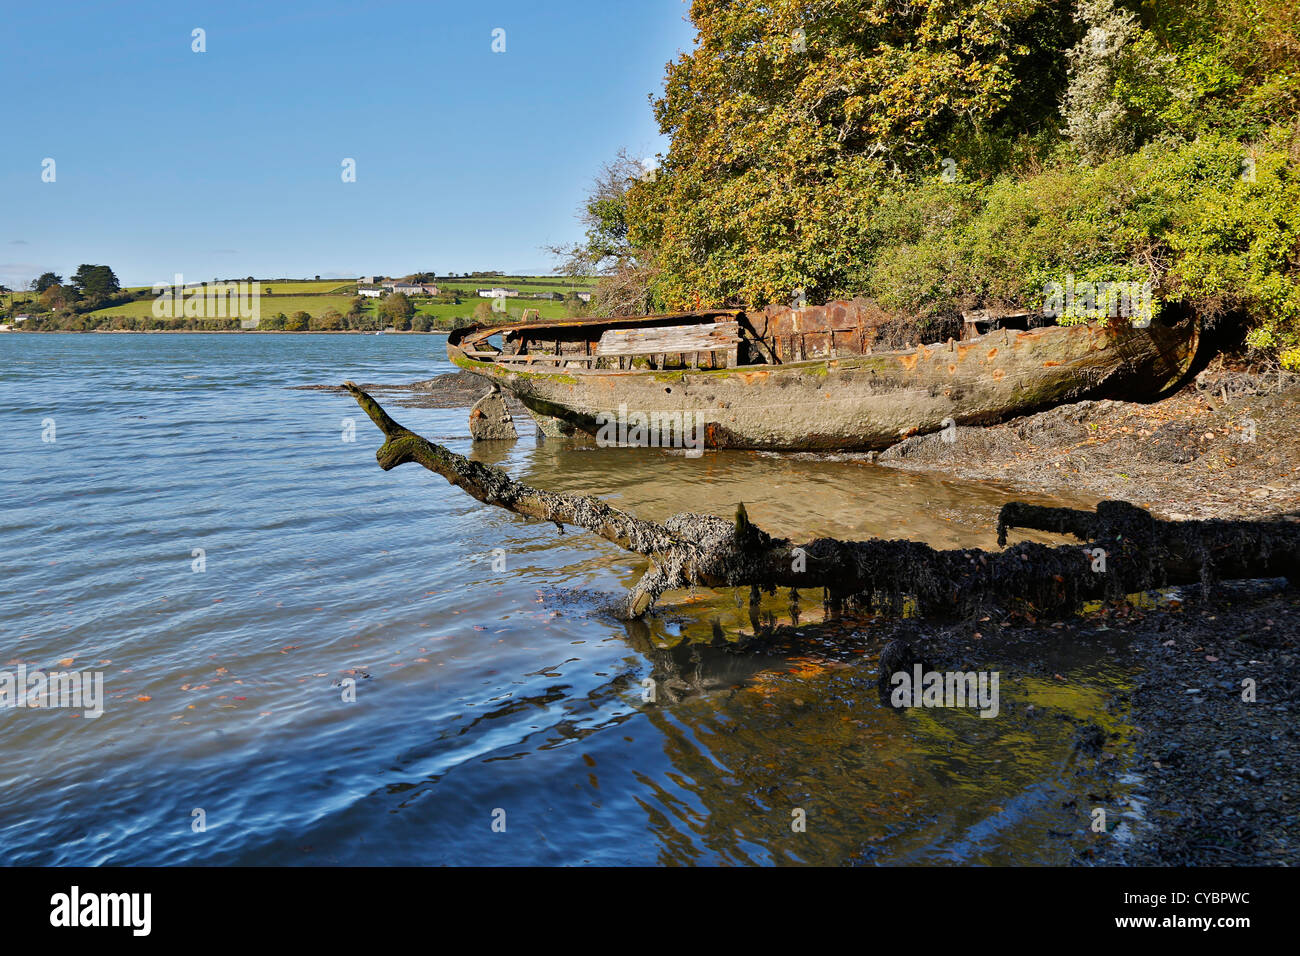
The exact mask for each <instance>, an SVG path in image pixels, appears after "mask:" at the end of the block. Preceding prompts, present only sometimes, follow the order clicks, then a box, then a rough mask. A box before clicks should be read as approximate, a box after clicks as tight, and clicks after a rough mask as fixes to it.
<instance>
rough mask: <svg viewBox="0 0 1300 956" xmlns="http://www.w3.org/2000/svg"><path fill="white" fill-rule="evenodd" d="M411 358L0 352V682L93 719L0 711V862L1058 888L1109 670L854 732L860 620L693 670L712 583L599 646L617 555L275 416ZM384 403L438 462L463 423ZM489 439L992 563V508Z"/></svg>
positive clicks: (50, 347) (711, 460)
mask: <svg viewBox="0 0 1300 956" xmlns="http://www.w3.org/2000/svg"><path fill="white" fill-rule="evenodd" d="M444 342H445V340H444V339H443V338H442V337H440V336H384V337H376V336H340V335H334V336H311V335H296V336H286V335H282V336H275V335H113V336H110V335H80V336H77V335H14V334H9V335H0V489H2V490H0V494H2V495H3V501H4V507H3V512H2V513H0V575H2V576H3V582H4V583H3V588H4V601H3V605H2V606H0V668H3V669H6V670H9V671H16V669H17V668H18V667H19V666H20V665H25V666H26V667H27V668H28V669H29V670H35V669H37V668H43V669H45V670H47V671H49V670H85V671H102V672H103V674H104V681H105V685H104V692H105V698H106V703H105V709H104V714H103V716H101V717H99V718H98V719H87V718H85V717H83V716H82V715H81V714H80V712H79V711H70V710H65V709H44V710H42V709H32V708H24V709H8V710H0V748H3V754H4V760H3V763H0V846H3V847H4V854H3V860H4V862H6V863H10V864H14V863H19V864H22V863H28V864H32V863H42V864H101V863H114V864H123V863H156V864H178V863H220V864H225V863H252V864H285V863H304V864H313V863H314V864H322V863H404V864H434V863H452V864H468V863H483V864H529V863H540V864H581V863H606V864H654V863H663V862H672V863H708V864H719V863H797V862H812V863H836V864H839V863H853V862H885V863H890V862H926V863H930V862H933V863H942V862H979V863H999V862H1024V863H1031V862H1061V861H1063V860H1066V859H1068V855H1069V847H1070V840H1069V839H1067V838H1066V837H1063V836H1061V834H1062V833H1077V832H1079V831H1082V830H1083V829H1084V827H1085V826H1086V823H1087V820H1086V817H1084V816H1083V815H1082V814H1083V812H1084V811H1081V810H1079V809H1069V808H1065V807H1063V806H1062V803H1063V802H1066V801H1068V800H1070V799H1071V798H1072V797H1074V796H1076V795H1083V794H1086V793H1087V792H1088V789H1089V787H1090V786H1092V781H1091V780H1090V779H1089V778H1088V777H1087V776H1086V774H1083V775H1081V773H1082V771H1081V768H1080V767H1079V766H1078V765H1077V763H1076V761H1075V758H1073V757H1072V756H1071V749H1070V740H1071V737H1072V735H1073V732H1074V723H1072V722H1071V721H1072V720H1094V721H1097V722H1098V723H1101V724H1102V725H1103V726H1105V727H1107V728H1111V727H1114V729H1117V730H1119V731H1120V732H1121V733H1123V732H1124V727H1123V725H1122V724H1118V723H1115V718H1114V717H1113V716H1111V715H1109V714H1108V713H1107V712H1106V711H1105V710H1104V709H1103V702H1104V694H1105V691H1106V690H1107V689H1108V688H1112V687H1114V686H1118V685H1121V684H1122V683H1123V682H1124V681H1125V680H1126V679H1127V676H1126V672H1125V671H1124V669H1123V668H1122V667H1121V666H1120V665H1118V664H1116V663H1114V661H1115V660H1116V658H1114V657H1110V656H1107V655H1105V654H1099V653H1097V651H1096V649H1092V650H1091V651H1086V652H1080V653H1079V654H1078V656H1077V659H1076V660H1070V659H1066V658H1062V659H1061V660H1060V661H1059V662H1058V666H1057V668H1056V669H1057V671H1058V672H1059V673H1061V674H1062V675H1063V676H1064V677H1066V678H1067V680H1065V681H1058V680H1055V679H1053V678H1052V676H1051V674H1047V675H1045V676H1043V675H1038V676H1029V675H1026V674H1023V673H1017V672H1016V671H1015V669H1014V668H1011V669H1007V670H1004V672H1003V674H1002V686H1001V691H1002V708H1003V714H1002V716H1000V717H999V718H998V719H993V720H983V719H980V718H979V717H977V716H976V715H975V714H974V713H973V712H969V711H954V710H925V711H911V712H902V713H899V712H895V711H893V710H892V709H889V708H886V707H883V706H882V705H881V703H880V702H879V701H878V699H877V697H876V695H875V670H874V667H875V657H876V655H877V654H878V652H879V649H880V641H879V640H878V638H877V637H875V636H874V635H873V634H872V633H871V631H870V628H856V629H853V630H851V631H850V630H848V629H840V630H838V631H837V630H836V629H832V628H822V629H820V630H818V629H809V630H808V631H807V633H808V635H809V636H808V643H807V645H806V646H802V647H801V648H800V649H798V650H793V651H792V650H790V649H788V648H787V649H782V648H780V647H776V646H774V647H773V648H772V650H771V653H768V654H753V653H750V654H743V655H742V654H734V653H729V652H727V650H726V649H725V647H713V646H709V641H710V638H711V634H712V632H713V631H714V630H715V624H716V627H717V628H718V629H720V630H721V631H722V633H723V635H724V636H726V637H728V638H732V637H734V636H735V635H736V634H737V633H738V632H745V633H752V631H753V624H752V623H751V621H750V618H749V613H748V606H747V604H745V606H743V607H742V606H741V603H742V602H740V601H739V600H738V598H739V596H738V595H735V594H731V593H725V594H718V593H712V592H710V593H703V592H701V593H696V594H687V593H680V594H672V595H669V597H668V600H667V601H666V602H665V605H664V608H663V613H662V614H661V615H659V616H656V617H654V618H652V619H650V620H648V621H647V622H646V623H645V624H640V625H623V624H620V623H618V622H617V621H615V620H613V619H612V618H611V617H609V616H608V615H607V614H606V613H604V611H603V610H602V608H601V605H602V603H603V601H604V600H605V599H606V598H608V597H609V596H611V595H616V594H619V593H621V592H622V591H623V590H624V589H625V588H627V587H628V586H629V585H631V584H632V583H633V582H634V581H635V579H636V576H637V574H638V571H639V569H640V567H641V561H640V560H639V559H637V558H636V557H635V556H631V555H627V554H625V553H623V552H621V551H619V550H618V549H617V548H615V547H614V546H613V545H610V544H608V543H606V542H604V541H601V540H600V539H597V538H595V537H594V536H591V535H588V534H585V533H583V532H581V531H576V530H573V529H570V530H569V531H568V533H566V534H565V535H563V536H560V535H558V534H557V533H556V531H555V528H554V527H553V526H552V525H541V524H536V523H530V522H526V521H524V520H522V519H520V518H517V517H515V516H513V515H509V514H507V513H505V512H503V511H501V510H500V509H494V508H488V507H486V506H483V505H480V504H479V503H478V502H475V501H473V500H472V499H470V498H468V497H467V496H465V495H464V494H462V493H460V492H457V491H455V490H454V489H451V488H450V487H449V486H448V485H447V484H446V483H445V482H443V481H442V480H441V479H437V478H435V477H434V476H432V475H430V474H428V473H427V472H425V471H424V470H423V469H420V468H418V467H416V466H404V467H402V468H399V469H397V470H395V471H392V472H388V473H384V472H381V471H380V470H379V469H378V467H377V466H376V464H375V461H374V451H375V448H376V447H377V446H378V445H379V438H378V436H379V433H378V432H377V431H376V430H375V429H374V428H373V426H372V425H371V424H370V422H369V421H368V420H367V419H366V418H365V416H364V415H362V414H361V413H360V412H359V410H358V409H357V408H356V406H355V405H354V404H353V403H352V402H351V400H350V399H348V398H346V397H345V396H342V395H339V394H335V393H330V392H321V391H302V390H292V389H291V388H290V387H289V386H295V385H305V384H318V383H337V382H340V381H342V380H343V379H347V378H350V379H353V380H355V381H359V382H406V381H413V380H416V379H422V378H428V377H429V376H431V375H433V374H436V373H438V372H441V371H446V370H447V369H448V368H449V367H450V366H449V364H448V363H447V360H446V357H445V354H444V352H443V347H444ZM391 410H392V412H393V414H394V417H396V418H397V419H398V420H399V421H401V422H403V423H404V424H407V425H409V426H411V427H412V428H415V429H417V430H419V431H421V432H423V433H424V434H425V435H427V436H430V437H436V438H437V439H438V440H440V441H443V442H445V443H446V444H447V445H449V446H450V447H451V448H452V449H454V450H456V451H461V452H465V453H468V452H469V451H470V449H471V443H470V441H469V440H468V431H467V424H466V410H465V409H455V410H429V409H407V408H399V407H392V408H391ZM345 419H354V420H355V427H356V433H355V434H356V440H355V441H353V442H347V441H344V440H342V439H343V435H344V420H345ZM49 420H52V422H53V434H52V435H51V434H50V428H49V425H50V421H49ZM519 425H520V430H521V435H522V436H523V437H521V439H520V441H518V442H517V443H515V444H513V445H512V446H509V447H508V448H506V449H497V450H494V451H493V452H491V453H490V454H488V455H487V460H490V461H492V462H493V463H494V464H499V465H500V466H502V467H504V468H506V469H507V470H508V471H510V472H511V473H512V474H513V475H515V476H516V477H518V478H520V479H522V480H524V481H527V482H529V483H532V484H535V485H539V486H542V487H550V488H554V489H558V490H568V491H575V492H586V493H591V494H600V495H603V496H606V497H608V498H609V499H610V500H612V501H613V502H615V503H617V504H618V505H620V506H623V507H627V508H632V509H635V510H637V511H639V512H640V513H642V514H644V515H646V516H648V517H655V518H662V517H666V516H667V515H669V514H672V513H673V512H676V511H683V510H694V511H714V512H715V513H718V514H722V515H729V514H731V513H732V512H733V511H734V510H735V506H736V502H737V501H741V500H743V501H744V502H745V504H746V507H747V509H748V511H749V514H750V517H751V518H752V519H753V520H754V521H755V522H757V523H758V524H760V525H762V526H764V527H765V528H767V529H768V530H770V531H774V532H779V533H783V534H790V535H799V536H801V537H811V536H814V535H817V534H833V535H836V536H839V537H858V536H870V535H882V536H889V537H905V536H910V537H916V538H918V539H923V540H926V541H928V542H930V543H932V544H935V545H945V546H953V545H958V544H962V545H979V546H985V547H992V546H993V545H994V540H993V534H992V532H991V530H990V529H991V528H992V526H993V516H994V515H995V513H996V509H997V507H998V506H999V505H1000V504H1001V502H1002V501H1003V500H1004V499H1005V495H1004V494H1002V493H1001V492H999V491H998V490H996V489H993V488H988V487H980V486H962V485H956V484H951V483H946V482H941V481H938V480H935V479H930V478H926V477H923V476H918V475H909V474H902V473H897V472H893V471H890V470H888V469H882V468H877V467H874V466H871V465H868V464H865V463H864V462H862V461H860V460H856V459H851V458H850V459H845V460H819V459H815V458H810V457H799V456H780V455H758V454H750V453H713V454H706V455H704V456H703V457H701V458H699V459H696V460H689V459H684V458H680V457H670V456H668V455H666V454H664V453H663V452H660V451H656V450H652V449H595V448H584V447H579V446H577V445H574V444H570V443H556V442H541V441H539V440H538V439H537V438H536V437H535V436H534V434H533V429H532V426H531V423H530V422H526V421H524V422H520V423H519ZM43 436H44V437H46V438H53V439H54V440H53V441H43V440H42V439H43ZM200 548H201V549H203V555H204V556H203V561H204V564H205V567H204V569H203V570H202V571H196V570H195V563H196V559H195V557H194V552H195V549H200ZM494 549H501V550H500V551H496V552H495V556H497V557H498V558H499V557H500V556H501V555H502V554H504V561H505V570H503V571H502V570H494V568H493V558H494ZM497 563H498V566H499V564H500V561H499V560H498V562H497ZM814 598H815V596H813V595H808V596H807V598H806V605H807V606H806V607H805V608H804V610H803V612H802V614H801V615H800V617H799V624H800V626H801V627H805V628H806V627H807V625H808V623H809V621H810V619H813V618H816V617H817V616H819V614H820V607H819V606H817V604H816V601H815V600H814ZM786 603H787V604H788V602H786ZM769 612H770V613H772V614H774V615H775V616H776V618H777V619H778V621H786V622H791V621H792V620H793V619H792V617H791V615H790V613H789V610H788V607H783V606H782V601H779V600H775V599H773V600H769V601H768V602H767V603H766V604H765V607H764V614H765V615H766V614H767V613H769ZM983 663H984V665H985V666H990V667H996V666H997V665H998V662H996V661H990V662H983ZM349 677H351V678H352V679H353V680H355V682H356V700H355V702H345V701H344V700H343V697H344V693H345V689H346V686H347V685H346V684H344V683H343V682H344V681H345V679H346V678H349ZM648 677H653V678H654V679H655V680H657V681H658V684H657V686H658V687H659V688H661V692H660V693H659V694H658V695H657V700H656V701H655V702H653V703H647V702H644V701H643V699H642V695H643V691H642V681H643V680H644V679H646V678H648ZM1027 703H1033V704H1035V706H1036V710H1037V713H1038V714H1039V715H1040V716H1038V717H1037V718H1036V719H1029V718H1028V717H1026V716H1025V705H1026V704H1027ZM1060 716H1065V717H1068V718H1070V720H1060V719H1052V718H1054V717H1060ZM794 808H800V809H802V810H803V811H804V812H805V813H806V815H807V821H808V824H807V831H806V832H803V833H796V832H792V828H791V819H792V810H793V809H794ZM197 810H201V811H202V817H203V819H204V820H205V822H206V830H202V831H196V825H195V821H197V820H198V819H199V816H197V815H196V811H197ZM503 816H504V821H505V830H504V832H496V831H494V829H493V821H494V819H496V820H498V821H500V820H501V819H502V817H503ZM498 829H499V827H498ZM1076 842H1077V841H1076Z"/></svg>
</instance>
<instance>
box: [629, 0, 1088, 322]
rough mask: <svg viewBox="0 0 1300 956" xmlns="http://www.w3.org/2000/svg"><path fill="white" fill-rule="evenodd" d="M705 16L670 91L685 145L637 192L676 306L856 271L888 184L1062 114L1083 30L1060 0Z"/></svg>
mask: <svg viewBox="0 0 1300 956" xmlns="http://www.w3.org/2000/svg"><path fill="white" fill-rule="evenodd" d="M690 16H691V19H692V21H693V22H694V24H695V26H696V28H697V30H698V42H697V45H696V47H695V49H693V50H692V51H690V52H689V53H685V54H682V55H681V56H680V57H679V58H678V59H677V60H676V61H675V62H673V63H670V64H669V66H668V69H667V75H666V78H665V84H664V93H663V96H662V97H660V98H659V99H658V100H657V101H656V102H655V104H654V110H655V116H656V119H657V120H658V123H659V128H660V131H661V132H662V133H664V134H666V135H667V136H669V137H670V138H671V145H670V148H669V150H668V154H667V156H666V157H665V158H664V160H663V162H662V163H661V164H660V166H659V168H658V169H657V170H656V171H655V174H654V176H653V177H651V176H645V177H644V178H642V179H641V180H639V181H638V182H636V183H633V184H631V185H630V186H629V188H628V191H627V210H626V219H627V240H628V242H629V244H630V245H631V246H632V247H634V248H637V249H647V250H652V251H653V253H654V262H655V266H656V267H657V269H658V270H659V272H658V274H657V275H656V276H655V277H654V278H653V280H652V282H653V289H654V292H655V294H656V297H657V299H658V303H657V304H659V305H663V306H665V307H667V308H673V309H676V308H694V307H698V306H702V305H722V304H724V303H738V304H746V305H763V304H765V303H768V302H773V301H782V302H786V301H789V300H790V299H791V298H792V296H794V295H795V294H796V290H802V291H803V292H804V293H805V294H806V297H807V300H808V301H810V302H812V301H819V300H820V299H824V298H825V297H826V296H827V294H829V293H831V292H833V291H834V292H838V291H843V290H845V289H846V288H847V287H849V286H851V285H853V284H854V281H855V280H856V278H857V276H856V275H855V267H857V266H859V265H860V264H861V263H862V260H863V257H864V249H866V248H867V246H868V240H869V238H870V229H871V224H872V220H873V217H874V215H875V213H876V212H877V209H878V205H879V192H880V190H881V188H882V187H883V186H884V185H886V184H888V183H889V182H891V181H892V180H893V179H896V178H898V177H904V176H916V175H922V174H929V175H935V174H937V173H938V172H939V169H940V166H941V164H942V162H943V160H944V159H946V158H947V159H952V160H953V162H952V165H951V166H946V167H944V168H945V169H957V170H968V169H969V170H976V169H980V170H981V171H996V169H997V167H998V162H997V158H998V157H999V156H1000V155H1002V153H1003V152H1005V151H1006V150H1005V148H1004V147H1003V146H1002V145H998V144H1003V143H1007V142H1016V141H1018V140H1019V138H1020V137H1021V136H1022V134H1023V132H1024V131H1025V130H1036V129H1038V128H1040V127H1042V126H1043V125H1044V124H1045V123H1049V122H1050V123H1051V124H1052V125H1053V126H1054V125H1056V124H1057V123H1059V119H1057V118H1056V111H1057V108H1058V102H1059V94H1060V92H1061V90H1062V89H1063V88H1064V85H1065V58H1064V57H1063V56H1062V51H1063V49H1064V48H1065V47H1066V46H1068V45H1069V43H1070V42H1072V41H1073V39H1074V37H1075V35H1076V32H1077V26H1076V25H1075V24H1074V23H1073V21H1072V19H1071V16H1070V10H1069V5H1068V4H1057V3H1051V2H1048V0H986V2H981V3H977V4H971V3H898V4H894V3H885V2H881V0H826V2H824V3H818V4H811V5H810V4H808V3H807V2H806V0H771V2H768V3H757V2H744V3H736V2H733V0H694V2H693V3H692V5H691V11H690ZM991 143H992V144H994V145H990V144H991ZM995 147H996V148H995ZM981 154H987V156H988V157H990V158H989V159H988V161H987V162H981V161H980V156H981Z"/></svg>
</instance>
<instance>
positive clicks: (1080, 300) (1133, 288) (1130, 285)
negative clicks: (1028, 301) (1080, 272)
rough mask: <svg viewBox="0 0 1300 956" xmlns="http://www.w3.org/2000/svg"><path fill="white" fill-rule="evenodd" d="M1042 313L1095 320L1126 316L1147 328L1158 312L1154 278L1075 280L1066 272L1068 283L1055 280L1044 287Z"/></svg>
mask: <svg viewBox="0 0 1300 956" xmlns="http://www.w3.org/2000/svg"><path fill="white" fill-rule="evenodd" d="M1043 315H1045V316H1047V317H1048V318H1053V319H1059V318H1061V317H1062V316H1065V317H1068V318H1079V319H1084V320H1086V321H1089V322H1091V321H1093V320H1094V319H1099V318H1102V317H1109V318H1116V317H1118V316H1123V317H1124V318H1126V319H1128V320H1129V321H1131V322H1132V323H1133V326H1134V327H1135V328H1139V329H1145V328H1147V327H1148V326H1149V325H1151V319H1152V317H1153V316H1154V315H1155V298H1154V296H1153V295H1152V291H1151V281H1150V280H1149V279H1148V280H1146V281H1143V282H1131V281H1128V282H1075V281H1074V276H1073V275H1067V276H1066V277H1065V282H1064V283H1061V282H1057V281H1055V280H1053V281H1051V282H1048V283H1047V284H1046V285H1044V286H1043Z"/></svg>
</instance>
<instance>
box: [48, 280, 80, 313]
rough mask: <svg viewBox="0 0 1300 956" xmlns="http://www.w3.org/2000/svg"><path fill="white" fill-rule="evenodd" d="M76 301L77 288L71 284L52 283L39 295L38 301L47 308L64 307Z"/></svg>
mask: <svg viewBox="0 0 1300 956" xmlns="http://www.w3.org/2000/svg"><path fill="white" fill-rule="evenodd" d="M76 301H77V290H76V289H73V288H72V287H71V286H64V285H52V286H49V287H48V288H46V290H45V291H44V292H42V293H41V295H40V302H41V305H43V306H44V307H45V308H47V309H66V308H68V307H70V306H71V305H72V304H73V303H74V302H76Z"/></svg>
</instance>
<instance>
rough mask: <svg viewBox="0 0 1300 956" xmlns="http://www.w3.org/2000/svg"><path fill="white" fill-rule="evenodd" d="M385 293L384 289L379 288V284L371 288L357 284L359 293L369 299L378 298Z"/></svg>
mask: <svg viewBox="0 0 1300 956" xmlns="http://www.w3.org/2000/svg"><path fill="white" fill-rule="evenodd" d="M383 294H384V290H383V289H381V288H379V287H378V286H374V287H371V288H369V289H367V288H364V287H362V286H357V295H361V296H365V297H366V298H367V299H378V298H379V297H380V296H381V295H383Z"/></svg>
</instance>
